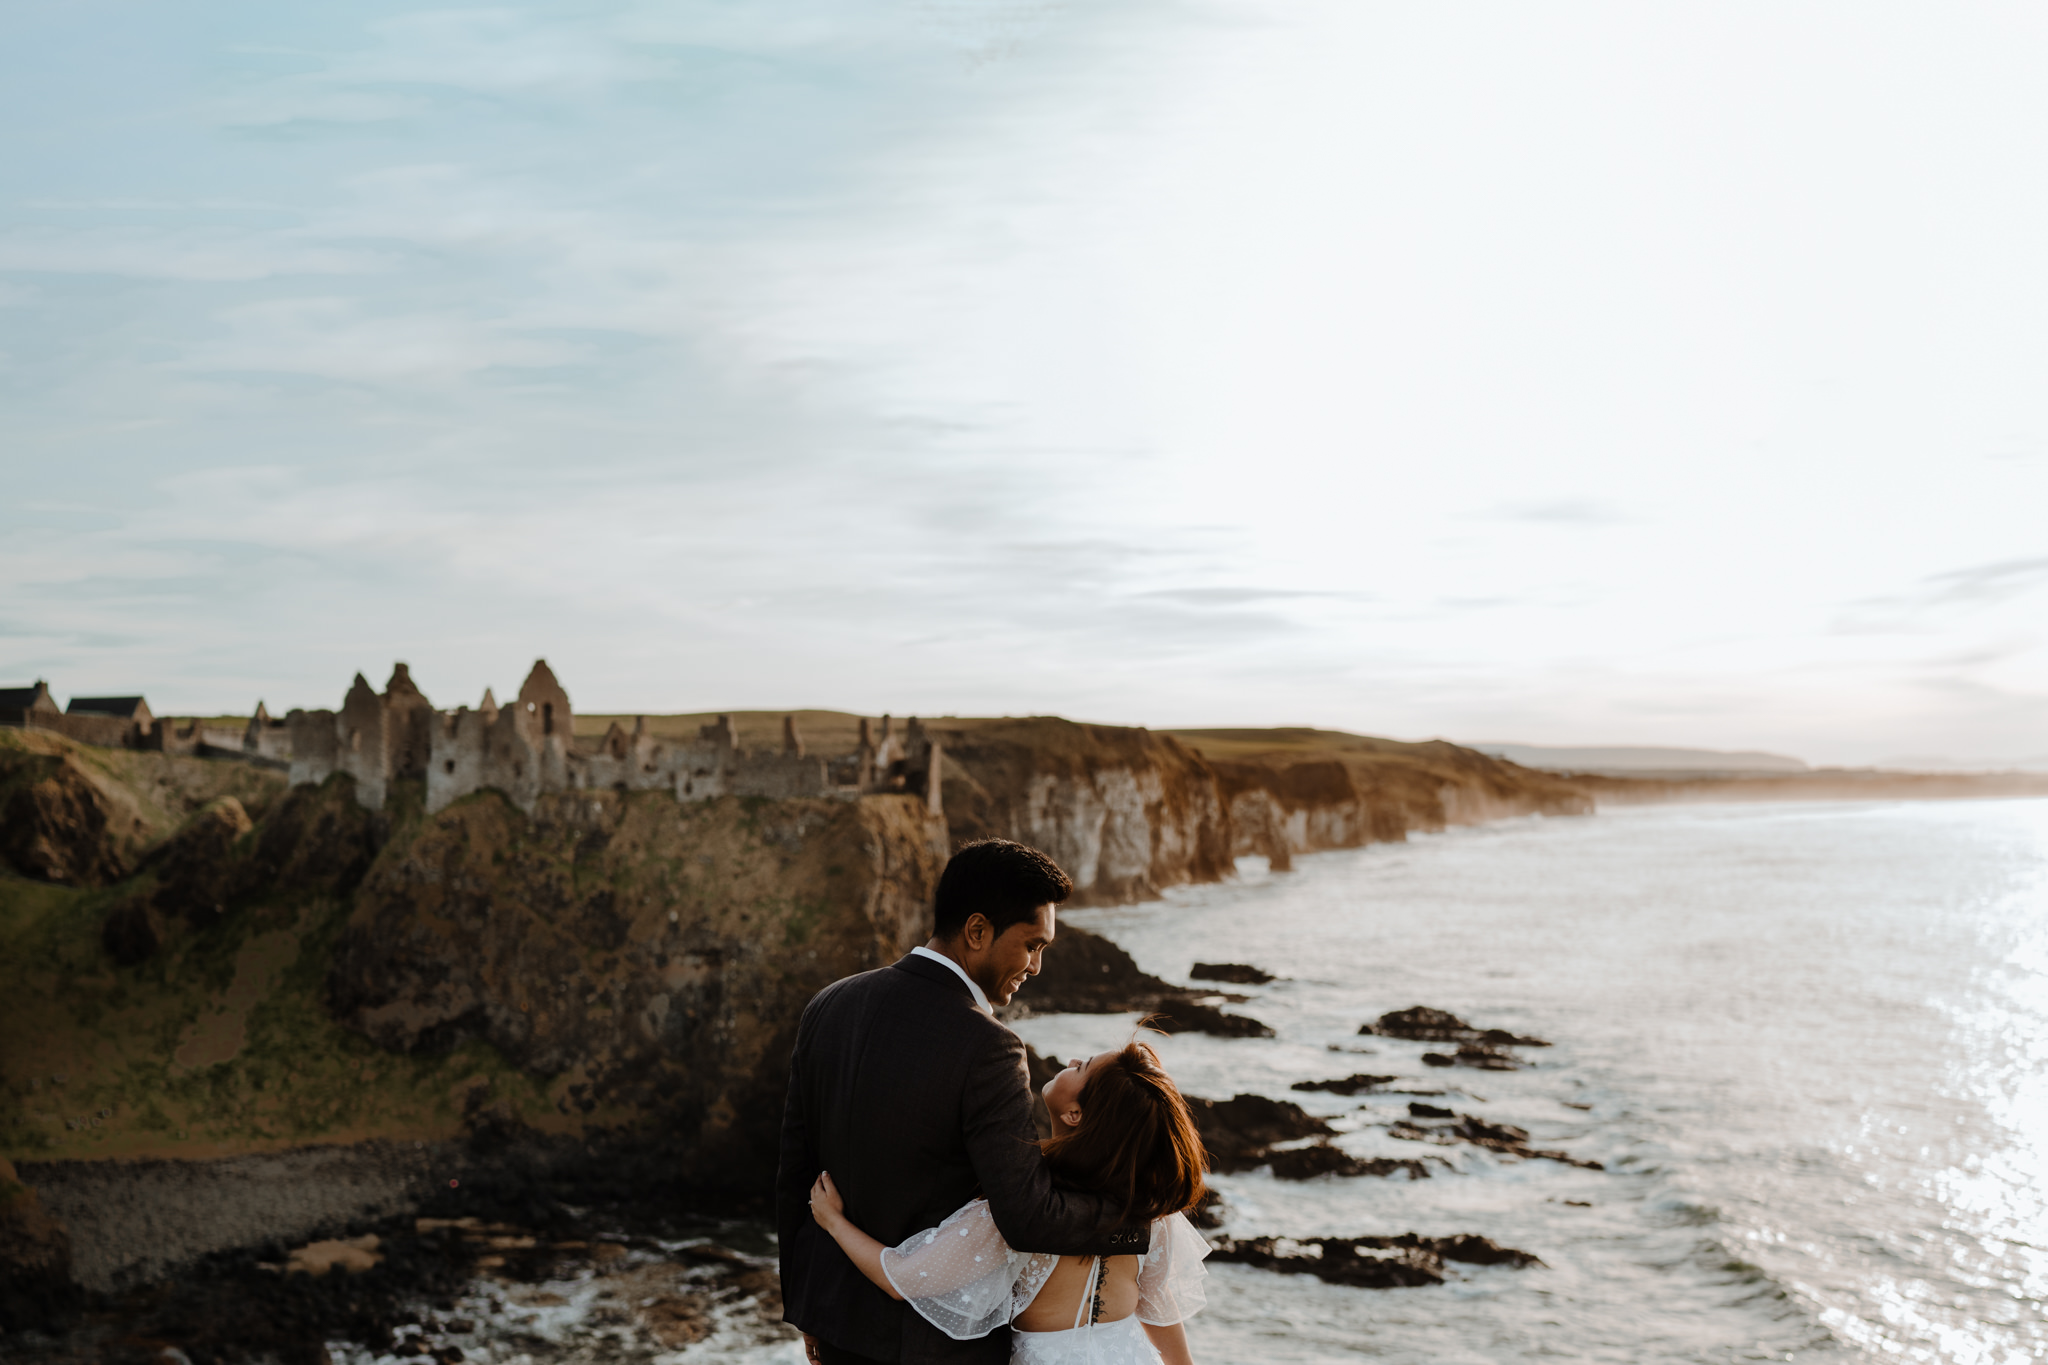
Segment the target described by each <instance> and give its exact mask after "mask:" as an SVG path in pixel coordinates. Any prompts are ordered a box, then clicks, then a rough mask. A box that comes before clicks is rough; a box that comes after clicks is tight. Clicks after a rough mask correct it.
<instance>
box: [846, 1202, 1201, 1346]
mask: <svg viewBox="0 0 2048 1365" xmlns="http://www.w3.org/2000/svg"><path fill="white" fill-rule="evenodd" d="M1191 1235H1192V1234H1191ZM1154 1240H1155V1241H1156V1240H1157V1238H1156V1236H1155V1238H1154ZM1196 1240H1198V1241H1199V1240H1200V1239H1199V1238H1197V1239H1196ZM1204 1249H1205V1250H1206V1248H1204ZM1059 1261H1060V1258H1059V1257H1057V1256H1053V1255H1048V1254H1043V1253H1031V1252H1023V1251H1012V1250H1010V1248H1009V1246H1008V1244H1006V1243H1005V1242H1004V1241H1003V1236H1002V1234H1001V1233H999V1232H997V1231H996V1223H995V1219H994V1218H992V1217H990V1216H989V1211H988V1201H987V1200H986V1199H977V1200H975V1201H974V1202H972V1203H970V1204H967V1205H964V1206H963V1207H961V1208H960V1209H959V1210H957V1211H956V1212H954V1213H952V1214H949V1215H948V1216H947V1218H946V1221H945V1222H943V1223H941V1224H939V1225H938V1226H937V1227H935V1228H930V1229H927V1230H926V1231H924V1232H917V1233H912V1234H911V1235H910V1237H909V1238H908V1239H906V1240H905V1241H904V1243H903V1244H902V1245H901V1246H894V1247H884V1248H883V1249H882V1273H883V1274H884V1275H887V1276H888V1277H889V1283H890V1284H893V1285H895V1286H896V1292H897V1293H899V1294H901V1295H902V1296H903V1299H904V1302H906V1303H908V1304H909V1305H910V1306H911V1307H912V1308H914V1309H916V1310H917V1313H918V1316H919V1317H921V1318H923V1319H924V1320H925V1321H926V1322H928V1323H930V1324H931V1325H932V1326H934V1327H936V1328H938V1329H939V1330H940V1331H941V1332H944V1333H945V1334H946V1335H947V1336H949V1337H951V1338H953V1340H955V1341H971V1340H973V1339H974V1338H976V1337H985V1336H987V1335H988V1334H989V1333H990V1332H993V1331H994V1330H995V1329H996V1328H998V1327H1001V1326H1002V1325H1003V1324H1004V1323H1007V1322H1008V1321H1010V1319H1012V1318H1014V1317H1015V1316H1017V1314H1019V1313H1021V1312H1023V1311H1024V1309H1025V1308H1026V1307H1027V1306H1028V1305H1029V1304H1030V1302H1031V1301H1032V1300H1033V1299H1035V1298H1037V1297H1038V1291H1039V1290H1041V1289H1043V1288H1044V1287H1045V1281H1046V1278H1047V1277H1048V1276H1050V1275H1051V1274H1052V1272H1053V1268H1054V1267H1055V1266H1057V1265H1058V1264H1059Z"/></svg>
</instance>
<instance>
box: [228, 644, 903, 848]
mask: <svg viewBox="0 0 2048 1365" xmlns="http://www.w3.org/2000/svg"><path fill="white" fill-rule="evenodd" d="M264 720H265V721H268V717H267V716H265V717H264ZM574 722H575V715H574V713H573V712H572V711H571V710H570V707H569V694H568V693H567V692H566V691H564V690H563V688H562V685H561V683H559V682H558V681H556V679H555V675H554V671H553V670H552V669H550V668H549V667H548V665H547V661H546V660H545V659H541V660H536V661H535V663H534V665H533V671H532V672H530V673H528V674H527V675H526V681H525V682H524V683H523V684H521V686H520V688H519V696H518V697H517V699H515V700H514V701H513V702H512V703H511V704H510V705H509V706H500V705H498V703H497V700H496V699H495V698H494V697H493V696H492V695H491V692H490V691H489V689H486V690H485V692H484V695H483V700H482V701H481V702H480V703H479V704H478V705H477V707H476V709H475V710H471V709H470V708H469V707H466V706H462V707H457V708H456V709H455V710H453V711H437V710H435V709H434V707H433V705H432V703H430V702H429V701H428V700H427V698H426V695H425V694H424V693H422V692H421V691H420V690H419V688H418V687H417V686H416V685H415V684H414V683H413V680H412V672H411V670H410V669H408V668H407V667H406V666H405V665H404V664H402V663H401V664H396V665H394V666H393V668H392V671H391V679H390V681H389V682H387V683H386V684H385V686H384V690H383V692H381V693H379V692H376V691H374V690H373V689H372V688H371V687H370V684H369V683H368V682H367V681H366V680H365V679H364V678H363V675H362V674H360V673H358V674H357V675H356V678H355V682H354V684H353V685H351V686H350V688H349V690H348V695H347V697H345V698H344V699H343V701H342V704H341V710H339V711H325V710H322V711H299V710H295V711H293V712H291V714H290V715H288V716H287V717H286V718H285V722H284V727H285V729H286V731H287V732H288V734H289V736H290V751H291V781H292V784H293V785H294V786H298V785H301V784H304V783H319V782H324V781H326V780H327V778H328V777H329V776H330V775H332V774H334V773H337V772H342V773H347V774H348V775H349V776H350V777H352V778H354V779H355V789H356V799H357V800H358V801H359V802H361V803H362V804H363V805H364V806H365V807H367V808H368V809H370V810H381V809H382V808H383V806H384V800H385V797H386V796H387V795H388V794H389V793H390V790H391V784H392V783H394V782H397V781H403V780H406V779H424V780H425V784H426V802H427V810H428V812H429V813H432V812H434V811H438V810H441V809H443V808H444V807H446V806H447V805H449V804H450V803H451V802H454V801H456V800H459V799H460V798H462V797H464V796H468V795H469V794H470V793H472V792H477V791H482V790H484V789H485V788H491V789H494V790H497V791H500V792H503V793H504V794H505V796H506V797H508V798H509V799H510V800H511V801H512V802H513V804H515V805H517V806H518V807H519V808H520V809H522V810H525V811H527V812H529V813H530V812H531V811H532V810H533V808H534V805H535V804H536V803H537V802H538V801H539V799H540V797H541V795H542V794H543V793H545V792H555V791H576V790H588V789H611V790H616V791H667V792H671V793H673V794H674V796H675V798H676V799H677V800H678V801H709V800H712V799H713V798H715V797H720V796H763V797H773V798H777V799H792V798H797V797H825V798H837V799H841V800H853V799H855V798H858V797H860V796H862V795H865V794H868V793H874V792H886V791H903V792H909V793H911V794H913V795H918V796H922V797H923V798H924V800H925V802H926V804H927V805H928V806H930V807H931V809H932V810H934V811H937V810H938V809H939V792H940V781H939V773H940V764H941V763H942V761H943V760H942V757H941V754H940V751H939V745H938V742H937V740H936V739H935V738H934V737H933V736H932V735H931V734H930V733H929V732H927V731H926V730H925V728H924V726H923V725H921V724H920V723H919V722H918V720H917V719H916V718H915V717H912V718H911V720H910V722H909V723H908V725H906V726H905V727H904V731H903V735H902V738H901V740H900V741H899V740H898V739H897V737H896V736H895V735H893V734H892V733H891V727H890V722H889V718H888V717H887V716H884V717H883V718H882V726H881V734H880V737H879V739H877V738H876V737H875V736H874V734H873V732H872V731H871V730H870V728H869V726H868V722H867V721H866V720H862V721H861V724H860V746H859V748H858V750H857V751H856V752H855V753H853V754H851V755H846V756H843V757H841V758H838V759H833V760H828V759H826V758H824V757H822V756H819V755H814V754H807V753H806V752H805V746H804V742H803V737H802V736H801V735H800V734H799V733H798V732H797V726H796V719H795V717H793V716H785V717H783V722H782V747H781V749H780V750H773V749H767V750H752V751H749V750H745V749H742V748H740V746H739V737H738V734H737V732H736V731H735V730H734V728H733V724H732V720H731V717H730V716H720V717H719V718H718V720H717V721H716V722H715V723H714V724H711V725H703V726H699V727H698V729H697V734H696V736H695V737H694V738H687V739H678V738H674V737H666V736H664V737H656V736H654V735H652V734H650V733H649V732H648V728H647V720H646V717H644V716H642V717H638V718H636V720H635V722H634V725H633V729H632V730H631V731H630V732H629V731H627V730H626V729H625V728H624V727H622V726H620V725H619V724H618V723H617V722H616V721H614V722H613V723H612V725H611V727H610V729H608V730H607V731H606V732H605V733H604V735H603V737H602V738H600V739H597V740H596V741H594V742H591V741H586V742H584V743H578V742H577V740H576V738H575V724H574ZM272 724H274V722H272ZM251 732H252V734H255V733H261V732H260V731H259V730H258V726H257V723H256V722H252V724H251Z"/></svg>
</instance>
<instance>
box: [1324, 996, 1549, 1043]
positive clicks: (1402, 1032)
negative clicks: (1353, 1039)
mask: <svg viewBox="0 0 2048 1365" xmlns="http://www.w3.org/2000/svg"><path fill="white" fill-rule="evenodd" d="M1358 1031H1359V1032H1360V1033H1361V1034H1375V1035H1377V1036H1379V1037H1381V1038H1406V1039H1408V1040H1409V1041H1410V1042H1414V1043H1485V1044H1491V1045H1492V1046H1495V1047H1549V1046H1550V1044H1549V1043H1546V1042H1545V1041H1543V1039H1541V1038H1524V1037H1520V1036H1518V1035H1516V1034H1513V1033H1509V1032H1508V1031H1507V1030H1506V1029H1497V1028H1490V1029H1480V1028H1474V1027H1473V1026H1472V1025H1470V1024H1468V1023H1466V1022H1465V1021H1464V1020H1463V1019H1460V1018H1459V1017H1458V1016H1457V1015H1455V1014H1452V1013H1451V1012H1450V1011H1449V1010H1439V1009H1431V1008H1430V1007H1429V1006H1427V1005H1414V1006H1411V1007H1409V1008H1408V1009H1405V1010H1393V1011H1391V1012H1389V1013H1386V1014H1382V1015H1381V1016H1380V1017H1379V1018H1378V1019H1376V1020H1374V1021H1373V1022H1372V1023H1370V1024H1361V1025H1359V1028H1358Z"/></svg>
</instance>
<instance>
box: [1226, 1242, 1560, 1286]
mask: <svg viewBox="0 0 2048 1365" xmlns="http://www.w3.org/2000/svg"><path fill="white" fill-rule="evenodd" d="M1311 1247H1313V1248H1314V1251H1313V1252H1311V1251H1310V1250H1309V1248H1311ZM1374 1252H1384V1253H1386V1254H1385V1255H1373V1254H1372V1253H1374ZM1209 1255H1210V1259H1211V1260H1215V1261H1236V1262H1238V1263H1240V1264H1243V1265H1255V1266H1259V1267H1261V1268H1262V1269H1266V1270H1277V1271H1281V1272H1282V1273H1284V1274H1292V1275H1314V1276H1315V1277H1316V1278H1318V1279H1322V1280H1328V1281H1329V1282H1330V1283H1331V1284H1343V1285H1350V1286H1352V1287H1353V1288H1357V1289H1412V1288H1416V1287H1418V1286H1422V1285H1432V1284H1442V1283H1443V1282H1444V1279H1445V1275H1444V1262H1445V1261H1462V1262H1465V1263H1467V1264H1470V1265H1506V1266H1515V1267H1518V1268H1519V1267H1523V1266H1540V1265H1542V1264H1543V1262H1542V1261H1541V1260H1539V1259H1537V1258H1536V1257H1535V1256H1532V1255H1530V1254H1529V1253H1528V1252H1526V1251H1517V1250H1515V1249H1514V1248H1513V1247H1504V1246H1502V1245H1501V1244H1500V1243H1498V1242H1496V1241H1494V1240H1493V1239H1492V1238H1491V1237H1479V1236H1475V1235H1473V1234H1471V1233H1464V1234H1461V1235H1459V1236H1456V1237H1420V1236H1417V1235H1416V1234H1415V1233H1412V1232H1405V1233H1402V1234H1401V1235H1400V1236H1398V1237H1304V1238H1301V1239H1300V1240H1298V1241H1297V1240H1290V1239H1287V1238H1279V1237H1245V1238H1230V1237H1220V1238H1216V1239H1215V1240H1214V1242H1213V1244H1212V1250H1211V1251H1210V1254H1209Z"/></svg>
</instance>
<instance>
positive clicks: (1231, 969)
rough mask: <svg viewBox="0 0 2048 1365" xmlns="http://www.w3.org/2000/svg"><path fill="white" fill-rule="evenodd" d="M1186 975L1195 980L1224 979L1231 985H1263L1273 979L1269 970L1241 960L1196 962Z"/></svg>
mask: <svg viewBox="0 0 2048 1365" xmlns="http://www.w3.org/2000/svg"><path fill="white" fill-rule="evenodd" d="M1188 976H1189V977H1190V978H1191V979H1193V980H1195V981H1224V982H1228V983H1229V984H1231V985H1233V986H1263V985H1265V984H1266V983H1267V982H1268V981H1271V980H1272V979H1273V974H1272V973H1271V972H1262V971H1260V970H1259V969H1258V968H1257V967H1250V966H1246V965H1245V964H1244V963H1242V962H1197V963H1196V964H1195V965H1194V966H1193V967H1190V968H1189V969H1188Z"/></svg>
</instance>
